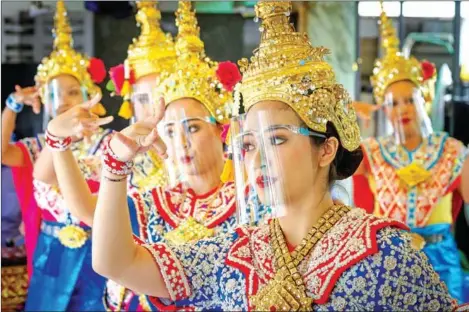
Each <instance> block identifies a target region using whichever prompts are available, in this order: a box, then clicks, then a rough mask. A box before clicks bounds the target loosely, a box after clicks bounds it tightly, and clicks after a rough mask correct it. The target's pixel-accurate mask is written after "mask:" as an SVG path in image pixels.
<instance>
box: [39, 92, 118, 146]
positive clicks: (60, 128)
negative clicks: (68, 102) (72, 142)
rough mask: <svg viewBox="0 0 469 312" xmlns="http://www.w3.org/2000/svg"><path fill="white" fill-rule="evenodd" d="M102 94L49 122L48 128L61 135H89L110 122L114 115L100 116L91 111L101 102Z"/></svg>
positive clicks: (51, 131) (54, 133) (79, 136)
mask: <svg viewBox="0 0 469 312" xmlns="http://www.w3.org/2000/svg"><path fill="white" fill-rule="evenodd" d="M100 100H101V95H100V94H98V95H96V96H94V97H93V98H92V99H91V100H89V101H86V102H84V103H83V104H80V105H77V106H75V107H72V108H71V109H69V110H67V111H66V112H64V113H63V114H60V115H58V116H57V117H55V118H54V119H53V120H51V121H50V122H49V125H48V127H47V128H48V130H49V132H50V133H52V134H53V135H56V136H59V137H77V138H82V137H87V136H90V135H91V134H93V133H94V132H96V131H97V130H98V128H99V127H100V126H102V125H105V124H108V123H110V122H111V121H112V120H113V119H114V118H113V117H112V116H108V117H104V118H100V117H99V116H97V115H95V114H93V113H92V112H91V108H92V107H93V106H95V105H97V104H98V103H99V101H100Z"/></svg>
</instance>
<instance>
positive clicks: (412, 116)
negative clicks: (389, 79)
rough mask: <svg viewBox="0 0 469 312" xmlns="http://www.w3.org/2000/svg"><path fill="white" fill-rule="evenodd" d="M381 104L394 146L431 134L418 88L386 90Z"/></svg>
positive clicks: (421, 95)
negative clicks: (392, 136) (389, 125)
mask: <svg viewBox="0 0 469 312" xmlns="http://www.w3.org/2000/svg"><path fill="white" fill-rule="evenodd" d="M383 104H384V110H385V113H386V116H387V118H388V120H389V122H390V123H391V127H390V129H392V134H393V135H394V138H395V140H396V144H405V143H406V142H407V141H408V140H409V139H411V138H415V137H421V138H426V137H428V136H429V135H430V134H431V133H432V132H433V128H432V124H431V121H430V118H429V117H428V115H427V112H426V109H425V99H424V97H423V94H422V92H421V90H420V89H419V88H416V87H415V88H409V87H405V86H403V87H397V88H394V89H391V90H388V92H387V93H386V94H385V98H384V103H383Z"/></svg>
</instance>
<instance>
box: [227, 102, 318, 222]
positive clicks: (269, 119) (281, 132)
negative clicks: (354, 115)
mask: <svg viewBox="0 0 469 312" xmlns="http://www.w3.org/2000/svg"><path fill="white" fill-rule="evenodd" d="M230 133H231V144H232V146H231V148H232V151H233V163H234V169H235V181H236V192H237V209H238V222H239V223H240V224H251V225H255V224H259V223H263V222H266V221H268V220H269V219H271V218H279V217H283V216H285V215H286V214H287V211H288V209H287V207H288V205H290V204H291V202H292V200H294V197H297V196H298V194H295V190H293V188H294V187H295V185H294V183H292V182H294V181H296V182H298V179H301V177H300V176H298V177H297V176H296V172H295V170H301V168H298V167H297V168H296V169H295V170H291V168H292V166H295V165H294V162H295V160H294V159H292V158H291V155H292V154H291V153H292V151H293V150H292V149H294V148H295V146H298V145H295V144H298V143H299V142H300V141H299V140H298V138H302V139H304V138H305V137H308V138H307V140H304V141H301V142H300V143H299V144H308V147H310V141H309V139H310V138H309V137H311V136H317V137H319V136H321V137H324V138H325V136H324V135H322V134H319V133H315V132H312V131H310V130H309V129H308V128H304V127H300V126H297V125H292V124H285V123H280V122H279V119H278V118H275V117H274V116H273V115H272V113H271V112H268V111H258V112H249V113H248V114H244V115H241V116H238V117H235V118H233V119H232V122H231V127H230ZM300 140H301V139H300ZM288 141H290V142H288ZM286 143H289V145H287V144H286ZM303 146H304V145H303ZM309 151H310V150H309Z"/></svg>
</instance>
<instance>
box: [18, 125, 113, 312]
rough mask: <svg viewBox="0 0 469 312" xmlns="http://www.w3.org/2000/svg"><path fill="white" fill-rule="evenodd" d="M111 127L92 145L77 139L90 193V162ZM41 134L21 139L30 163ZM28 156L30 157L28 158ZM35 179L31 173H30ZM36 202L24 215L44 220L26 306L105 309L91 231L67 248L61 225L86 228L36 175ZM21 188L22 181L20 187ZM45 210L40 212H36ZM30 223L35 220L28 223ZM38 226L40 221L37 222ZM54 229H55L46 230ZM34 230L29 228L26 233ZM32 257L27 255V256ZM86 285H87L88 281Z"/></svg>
mask: <svg viewBox="0 0 469 312" xmlns="http://www.w3.org/2000/svg"><path fill="white" fill-rule="evenodd" d="M110 132H111V131H110V130H100V131H99V132H97V133H96V134H94V135H93V136H92V137H91V138H90V140H89V141H90V142H91V144H87V143H86V142H85V141H83V140H82V141H79V142H75V143H73V144H72V146H71V150H72V152H73V154H74V156H75V158H76V159H79V167H80V169H81V171H82V173H83V175H84V176H85V178H86V179H87V182H88V185H89V186H90V189H91V191H92V192H96V191H97V188H96V183H95V179H96V177H97V176H98V174H99V173H98V172H96V171H93V170H92V168H93V166H91V163H94V162H96V161H97V159H99V157H100V155H101V153H102V151H103V149H104V147H105V145H106V140H108V139H109V138H110V136H109V135H108V134H109V133H110ZM41 138H42V137H39V138H36V139H35V140H32V139H26V140H22V141H20V142H19V143H18V144H20V145H21V146H22V148H23V150H26V151H27V153H25V154H24V155H25V157H26V158H27V161H29V162H30V163H34V161H35V160H37V158H38V157H39V154H40V152H41V150H42V147H43V146H44V141H43V139H41ZM28 156H29V157H28ZM30 174H31V178H32V171H31V173H30ZM31 184H32V186H33V189H32V193H33V195H34V196H33V198H32V199H33V200H34V199H35V200H34V201H31V202H30V203H29V205H28V206H27V207H26V208H25V211H23V215H25V214H26V215H27V214H28V213H31V214H35V218H37V219H38V221H39V220H41V219H42V228H41V232H40V234H39V237H38V238H37V240H36V241H37V246H36V248H35V253H34V258H33V267H34V271H33V273H32V276H31V279H30V286H29V293H28V297H27V301H26V309H27V310H42V311H45V310H48V311H51V310H67V309H71V310H81V311H86V310H93V311H96V310H97V309H98V308H99V309H102V305H101V295H102V291H103V288H104V283H105V280H104V278H102V277H101V276H99V275H98V274H96V273H95V272H94V271H93V270H92V268H91V241H90V239H89V235H87V237H86V238H84V245H82V246H78V247H77V248H72V246H65V245H64V242H63V241H61V240H60V239H59V234H60V233H61V232H60V231H61V229H63V228H66V227H67V226H72V225H73V226H76V228H75V229H78V228H81V229H83V228H85V230H84V231H85V233H86V227H85V225H84V224H82V223H81V222H80V221H79V220H77V219H76V218H74V217H72V216H71V214H70V212H69V211H68V209H67V206H66V203H65V200H64V198H63V196H62V194H61V193H60V191H59V189H58V188H57V187H56V186H51V185H47V184H45V183H43V182H40V181H38V180H35V179H33V180H32V182H31ZM16 187H17V189H18V185H16ZM19 187H20V188H21V187H23V186H22V185H20V186H19ZM39 209H40V210H41V214H36V212H35V211H36V210H39ZM28 224H30V225H34V224H36V221H34V222H30V221H29V222H28ZM37 224H38V225H39V222H37ZM51 228H54V229H56V230H54V231H45V229H51ZM30 231H31V228H30V227H27V226H26V222H25V232H26V236H28V232H30ZM28 256H29V255H28ZM87 283H88V285H87Z"/></svg>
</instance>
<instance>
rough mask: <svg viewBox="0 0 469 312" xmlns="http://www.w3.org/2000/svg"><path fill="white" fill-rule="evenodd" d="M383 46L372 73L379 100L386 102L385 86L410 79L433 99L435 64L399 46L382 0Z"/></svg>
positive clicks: (427, 97) (372, 82) (375, 92)
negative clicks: (403, 51) (405, 51)
mask: <svg viewBox="0 0 469 312" xmlns="http://www.w3.org/2000/svg"><path fill="white" fill-rule="evenodd" d="M379 23H380V27H379V28H380V33H381V46H382V48H383V54H384V55H383V57H382V58H381V59H378V60H376V62H375V67H374V69H373V75H372V76H371V78H370V81H371V85H372V86H373V95H374V97H375V100H376V102H377V103H378V104H381V103H383V101H384V96H385V92H386V89H387V88H388V87H389V86H390V85H391V84H393V83H394V82H397V81H403V80H409V81H411V82H413V83H414V84H415V85H416V86H417V87H420V88H421V90H422V92H423V95H424V97H425V100H426V101H427V102H429V101H430V102H431V101H432V100H433V89H434V88H433V85H434V84H435V81H436V70H435V66H434V65H433V64H432V63H430V62H428V61H422V62H420V61H419V60H417V59H416V58H415V57H413V56H410V57H405V56H404V55H403V54H402V52H401V51H400V50H399V38H398V37H397V36H396V30H395V29H394V27H393V25H392V20H390V19H389V18H388V17H387V15H386V12H385V11H384V5H383V2H382V1H381V15H380V20H379Z"/></svg>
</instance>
